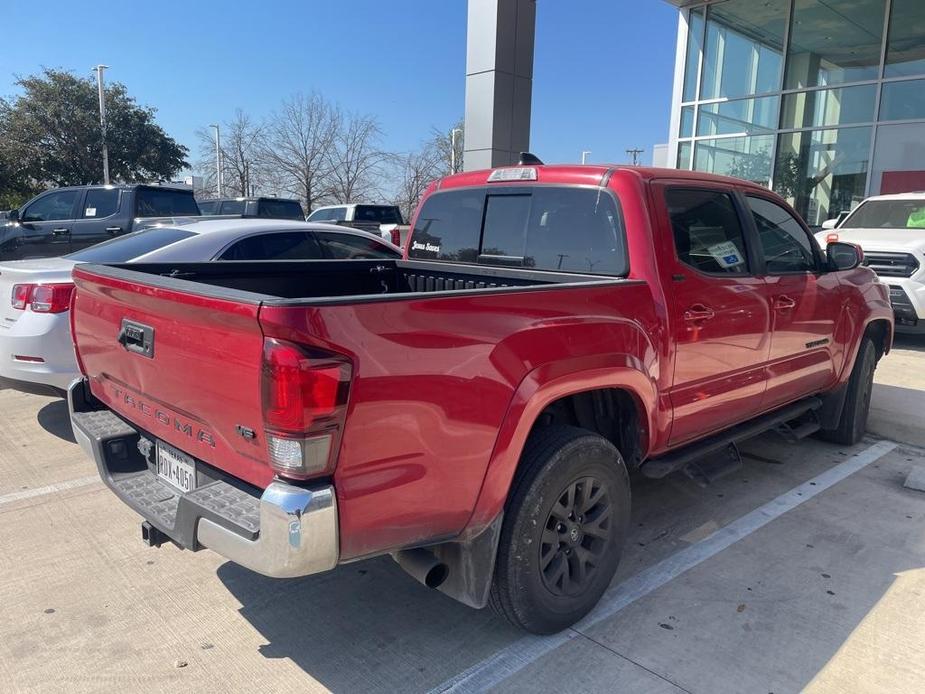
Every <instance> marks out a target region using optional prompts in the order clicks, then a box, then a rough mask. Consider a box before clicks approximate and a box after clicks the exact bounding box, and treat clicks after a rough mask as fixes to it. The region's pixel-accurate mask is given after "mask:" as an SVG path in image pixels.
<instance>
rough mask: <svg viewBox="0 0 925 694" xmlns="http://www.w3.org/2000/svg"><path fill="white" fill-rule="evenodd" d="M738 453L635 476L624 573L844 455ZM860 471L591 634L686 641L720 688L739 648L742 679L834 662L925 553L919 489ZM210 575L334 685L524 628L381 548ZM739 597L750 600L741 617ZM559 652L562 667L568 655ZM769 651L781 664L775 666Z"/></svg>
mask: <svg viewBox="0 0 925 694" xmlns="http://www.w3.org/2000/svg"><path fill="white" fill-rule="evenodd" d="M865 445H869V444H861V446H859V447H858V449H862V448H863V447H864V446H865ZM748 448H749V449H751V450H749V451H748V453H749V455H750V456H751V457H750V458H747V459H746V463H745V465H744V467H743V469H742V470H741V472H740V473H737V474H733V475H730V476H729V477H727V478H724V479H722V480H720V481H719V482H717V483H716V484H714V485H711V486H710V487H707V488H702V487H699V486H697V485H696V484H694V483H693V482H691V481H690V480H686V479H682V478H677V479H674V478H672V479H669V480H665V481H663V482H661V483H658V484H654V483H653V481H651V480H644V481H643V480H634V494H636V499H637V501H638V502H639V503H638V504H637V506H636V507H635V508H634V513H633V521H634V522H633V531H632V533H631V537H630V538H629V542H628V547H627V552H626V556H625V557H624V562H623V565H622V566H621V571H620V574H621V575H622V577H623V578H626V577H627V575H632V574H634V573H636V572H638V571H640V570H642V569H644V568H646V567H648V566H652V565H653V564H655V563H657V562H658V561H660V560H661V559H664V558H666V557H667V556H671V555H673V554H674V553H676V552H677V551H679V550H682V549H684V548H686V547H689V546H690V545H691V544H693V543H696V542H697V541H698V540H700V539H702V537H705V536H706V535H708V534H709V533H710V532H712V530H714V529H717V528H719V527H722V526H723V525H725V524H726V523H728V522H729V521H731V520H733V519H735V518H737V517H740V516H742V515H743V514H745V513H747V512H749V511H751V510H753V509H755V508H757V507H758V506H760V505H761V504H762V503H765V502H767V501H770V500H771V499H773V498H774V497H776V496H777V495H778V494H780V493H782V492H785V491H788V490H789V489H791V488H792V487H793V486H794V485H796V484H799V483H801V482H804V481H806V480H807V479H809V478H811V477H813V476H814V475H817V474H819V473H820V472H823V471H825V470H827V469H829V468H830V467H832V466H833V465H837V464H838V463H839V462H841V461H842V460H843V459H844V458H845V457H846V456H848V455H850V453H851V452H852V450H851V449H847V450H841V449H839V448H838V447H834V446H829V445H827V444H820V443H813V442H811V441H807V442H804V443H802V444H801V445H799V446H790V445H787V444H781V443H779V442H777V441H776V440H775V439H774V438H773V437H762V438H761V439H758V440H756V441H755V442H754V443H753V444H752V445H751V446H749V447H748ZM858 449H855V450H858ZM759 454H760V455H759ZM759 460H760V461H763V462H758V461H759ZM907 460H911V458H907ZM811 461H812V462H811ZM877 467H879V465H878V464H875V465H873V466H872V468H871V471H872V472H873V470H875V469H876V468H877ZM865 477H866V476H865V475H858V476H856V477H853V483H852V484H849V485H848V486H847V487H846V486H844V485H843V486H842V487H841V489H840V492H839V494H841V495H846V496H847V497H848V498H839V494H836V495H832V494H831V493H830V494H829V496H828V497H820V499H819V500H816V501H814V502H813V503H812V504H809V505H807V506H805V507H801V509H800V511H795V512H792V513H791V514H788V515H787V516H784V517H783V518H781V519H780V520H778V521H776V522H775V524H774V525H772V526H769V527H768V528H766V529H765V530H763V531H762V532H761V534H760V535H756V536H755V537H754V538H753V539H751V540H746V541H745V542H743V543H740V544H738V545H736V546H735V548H734V549H733V548H730V549H729V550H727V551H726V552H724V553H722V554H721V555H718V556H717V557H716V558H714V559H711V560H709V561H708V562H707V563H705V564H703V565H702V566H700V567H698V568H696V569H693V570H692V571H690V572H689V573H687V574H686V576H685V578H684V579H682V580H681V581H680V582H674V583H673V584H672V585H671V586H670V587H669V586H666V587H665V588H663V589H660V590H659V591H657V592H656V593H653V594H652V595H651V596H649V597H648V598H644V599H642V600H640V601H639V602H637V603H636V604H635V605H633V606H632V607H631V608H630V609H627V610H624V611H623V612H621V613H619V614H617V615H615V616H614V617H612V618H609V619H606V620H604V621H603V622H601V623H599V624H598V625H596V626H595V627H594V628H592V629H591V631H590V634H589V635H590V636H591V637H592V638H593V639H594V640H595V641H598V642H599V643H604V644H605V645H606V646H607V647H608V648H610V649H612V651H613V652H615V653H618V654H620V653H622V654H624V656H625V657H629V658H631V659H633V660H635V661H636V662H639V663H643V664H644V666H645V667H646V668H648V669H650V670H652V671H656V672H658V671H669V672H670V671H672V670H674V669H675V666H676V664H677V663H680V662H682V661H684V660H685V658H684V657H683V656H684V653H685V652H688V653H690V652H698V658H699V659H700V660H701V662H703V663H710V662H711V661H712V662H713V665H712V666H707V667H705V668H693V669H692V670H690V671H688V672H685V673H683V675H682V673H681V672H677V673H676V674H677V675H679V676H680V677H679V679H680V683H681V684H682V685H683V684H684V683H685V682H686V683H687V684H689V685H691V686H693V687H694V690H697V688H698V687H706V688H707V689H709V688H710V687H711V685H712V686H715V685H717V683H718V682H719V681H721V680H717V679H716V670H715V669H713V668H722V667H726V666H723V665H721V659H720V658H718V656H719V654H722V653H729V652H735V651H736V650H737V649H741V652H740V653H739V655H738V656H737V657H736V660H737V663H736V665H735V667H732V666H729V667H730V669H731V670H732V671H735V673H736V674H735V678H733V680H736V681H739V683H740V684H741V683H747V685H744V686H746V688H748V689H755V690H756V691H757V690H759V689H760V688H761V687H762V686H766V685H768V686H769V685H771V684H772V683H773V684H774V685H776V686H782V687H783V689H788V688H791V687H792V688H794V689H798V688H800V687H802V686H805V685H806V684H807V683H808V682H810V681H812V680H813V678H814V677H815V676H817V675H819V674H821V673H822V672H823V671H824V670H826V669H827V668H828V669H829V670H830V669H831V668H832V667H833V666H836V667H837V666H838V665H840V664H841V663H840V662H838V661H836V660H835V659H834V657H835V656H836V654H837V653H838V652H839V649H840V648H842V647H843V646H844V645H846V643H849V642H851V637H852V634H853V633H854V632H855V631H856V630H857V628H858V626H859V625H860V624H862V623H863V622H864V620H865V619H866V618H867V617H868V616H870V615H871V614H872V613H873V612H874V611H876V610H877V609H878V608H877V606H878V604H879V603H880V602H881V600H882V599H883V598H884V596H885V595H887V594H888V593H889V592H890V589H891V587H892V586H893V584H894V580H895V577H896V576H897V575H901V574H902V573H903V572H905V571H907V570H910V569H917V568H919V567H921V566H922V565H923V563H925V562H923V559H925V555H923V554H922V553H921V552H920V551H911V547H912V546H913V545H914V535H915V532H916V531H917V529H918V528H920V525H918V523H916V521H915V520H914V519H918V521H919V522H921V521H922V520H925V517H923V516H922V513H923V507H922V505H921V504H922V499H921V498H920V497H918V496H908V495H907V494H904V493H903V490H901V489H900V487H899V485H897V484H895V483H893V482H892V481H890V482H889V483H887V482H886V480H887V475H885V474H873V475H871V477H872V478H873V479H864V478H865ZM862 480H863V481H862ZM884 505H886V506H887V507H889V509H890V510H889V513H887V514H886V515H887V516H889V518H887V517H884ZM860 510H863V512H862V513H859V511H860ZM894 517H895V520H894ZM909 519H913V520H909ZM775 528H777V530H775ZM859 559H861V561H858V560H859ZM218 577H219V579H220V580H221V581H222V583H223V584H224V586H225V587H226V588H227V589H228V590H229V591H230V592H231V593H232V595H233V596H234V597H235V598H236V599H237V601H238V602H240V604H241V608H240V614H241V616H242V617H243V618H244V619H245V620H246V621H247V622H248V623H249V624H250V625H251V626H253V627H254V628H255V629H256V630H257V631H258V632H259V633H260V634H261V635H262V637H263V638H264V639H265V640H266V642H267V643H266V645H264V646H262V647H261V648H260V652H261V654H262V655H263V656H264V657H266V658H287V659H290V660H291V661H292V662H293V663H294V664H296V665H297V666H298V667H299V668H301V669H302V670H303V671H304V672H305V673H306V674H308V675H309V676H310V677H312V678H314V679H315V680H317V681H318V682H319V683H320V684H322V685H323V686H325V687H327V688H328V689H330V690H332V691H334V692H359V691H369V692H386V691H388V692H392V691H426V690H428V689H431V688H433V687H435V686H438V685H440V684H442V683H443V682H445V681H446V680H447V679H449V678H451V677H453V676H455V675H457V674H458V673H460V672H462V671H464V670H466V669H467V668H468V667H469V666H471V665H473V663H477V662H479V661H481V660H483V659H485V658H488V657H490V656H492V655H493V654H495V653H496V652H497V651H498V650H500V649H502V648H504V647H505V646H506V645H508V644H510V643H511V642H513V641H515V640H517V639H519V638H520V637H521V636H522V633H521V632H519V631H517V630H515V629H513V628H511V627H509V626H508V625H506V624H505V623H503V622H502V621H500V620H499V619H497V618H495V617H494V616H493V615H492V614H491V612H490V611H489V610H482V611H476V610H471V609H469V608H466V607H464V606H462V605H459V604H457V603H455V602H453V601H452V600H450V599H449V598H446V597H445V596H443V595H442V594H440V593H438V592H436V591H431V590H428V589H426V588H424V587H423V586H421V585H420V584H418V583H416V582H415V581H414V580H413V579H411V578H410V577H408V576H407V575H405V573H404V572H403V571H402V570H401V569H400V568H399V567H398V566H397V565H396V564H395V563H394V562H393V561H392V560H391V559H390V558H388V557H380V558H376V559H372V560H369V561H363V562H357V563H354V564H348V565H344V566H341V567H339V568H337V569H336V570H334V571H332V572H330V573H327V574H320V575H317V576H309V577H306V578H303V579H294V580H276V579H270V578H265V577H263V576H260V575H257V574H255V573H252V572H250V571H248V570H246V569H243V568H241V567H239V566H237V565H235V564H232V563H230V562H229V563H225V564H223V565H222V566H221V567H219V569H218ZM827 590H828V591H829V592H826V591H827ZM907 599H908V597H907ZM741 605H747V612H745V613H744V614H743V612H742V607H741ZM737 606H739V607H738V608H737ZM663 612H664V614H662V613H663ZM669 612H670V613H671V615H669ZM672 615H676V616H677V619H678V620H679V621H678V623H677V624H675V625H674V626H673V627H672V628H673V631H671V632H669V631H666V630H665V627H664V626H662V624H661V623H662V622H664V623H666V624H667V623H668V621H670V620H671V619H674V617H673V616H672ZM814 624H815V625H818V626H813V625H814ZM821 625H824V628H823V627H822V626H821ZM685 626H686V627H687V628H686V629H685V628H683V627H685ZM820 629H821V631H820ZM782 630H783V631H782ZM682 637H683V638H682ZM782 638H783V639H784V640H783V641H781V639H782ZM679 639H680V640H679ZM667 655H670V657H667V660H666V656H667ZM555 657H556V658H557V660H556V661H554V662H558V665H559V666H562V665H563V663H562V661H561V658H563V657H564V655H563V654H562V653H557V654H556V656H555ZM781 661H782V662H788V663H789V665H788V668H787V671H786V672H784V671H783V670H781V668H780V666H779V662H781ZM673 663H674V664H673ZM549 667H553V668H554V666H553V665H552V663H549V664H548V666H547V667H543V666H542V663H537V664H536V665H534V666H528V667H527V668H526V669H525V670H524V671H523V672H522V675H523V679H519V682H518V678H517V677H516V676H515V679H514V680H512V681H510V682H508V683H506V684H514V683H515V682H518V683H519V684H520V685H527V687H528V688H527V689H523V691H546V690H548V689H547V685H548V687H550V688H553V689H558V688H559V686H560V685H561V682H556V681H550V680H548V679H547V677H548V676H549V674H548V672H546V673H545V674H544V671H545V670H547V669H548V668H549ZM566 667H570V666H569V665H567V664H566ZM684 669H688V668H684ZM611 675H612V677H615V678H616V680H614V681H608V676H607V674H606V673H601V679H599V680H597V681H596V683H595V685H594V686H593V687H592V690H594V691H597V690H599V689H598V688H599V687H600V690H601V691H605V690H613V687H614V686H618V685H619V681H618V680H620V679H621V676H620V675H617V674H616V673H611ZM555 679H556V678H555V677H553V680H555ZM733 680H728V681H727V684H728V683H729V682H732V681H733ZM514 689H515V690H518V689H517V687H516V686H515V687H514ZM518 691H519V690H518ZM714 691H735V687H732V688H724V687H719V688H718V689H714ZM763 691H777V690H776V689H773V688H772V689H765V690H763Z"/></svg>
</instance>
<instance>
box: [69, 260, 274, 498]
mask: <svg viewBox="0 0 925 694" xmlns="http://www.w3.org/2000/svg"><path fill="white" fill-rule="evenodd" d="M74 281H75V284H76V285H77V294H76V298H75V302H74V307H73V318H72V320H73V322H74V339H75V342H76V344H77V345H78V353H79V358H80V360H81V364H82V366H83V370H84V372H85V373H86V374H87V375H88V377H89V380H90V388H91V391H92V392H93V394H94V395H95V396H96V397H97V398H99V399H100V400H101V401H102V402H103V403H105V404H106V405H107V406H108V407H110V408H111V409H112V410H114V411H115V412H116V413H118V414H119V415H121V416H122V417H124V418H125V419H127V420H129V421H130V422H132V423H134V424H135V425H137V426H138V427H140V428H141V429H143V430H145V431H147V432H148V433H150V434H151V435H152V436H154V437H156V438H157V439H160V440H162V441H166V442H167V443H169V444H172V445H173V446H175V447H177V448H178V449H180V450H181V451H184V452H186V453H188V454H189V455H192V456H194V457H196V458H198V459H199V460H202V461H204V462H206V463H208V464H210V465H213V466H215V467H217V468H219V469H222V470H224V471H226V472H228V473H230V474H232V475H234V476H236V477H239V478H242V479H244V480H247V481H248V482H250V483H252V484H255V485H257V486H260V487H264V486H266V485H267V484H268V483H269V482H270V480H271V479H272V477H273V473H272V471H271V469H270V468H269V466H268V464H267V452H266V450H265V448H264V446H263V445H261V443H260V442H262V439H263V437H257V438H256V439H255V438H246V437H245V436H242V435H241V434H240V433H239V430H238V428H239V427H245V428H250V429H252V430H255V431H259V430H260V428H261V422H262V414H261V404H260V403H261V397H260V368H261V362H262V358H261V355H262V353H263V335H262V333H261V330H260V325H259V323H258V320H257V316H258V311H259V308H260V304H259V302H258V301H253V302H246V301H241V300H240V299H239V300H235V301H230V300H223V299H218V298H214V297H205V296H199V295H196V294H192V293H184V292H181V291H175V290H167V289H163V288H157V287H153V286H148V285H145V284H142V283H138V282H126V281H125V280H122V279H117V278H112V277H104V276H100V275H96V274H94V273H93V272H92V269H83V268H77V269H75V271H74ZM126 330H127V331H128V333H129V339H126V338H125V334H126ZM120 333H121V334H122V335H123V337H122V342H120ZM123 342H125V343H126V344H125V345H124V344H123ZM139 343H144V344H146V345H149V349H141V348H139ZM219 403H220V404H221V406H217V405H219Z"/></svg>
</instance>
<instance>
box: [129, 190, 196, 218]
mask: <svg viewBox="0 0 925 694" xmlns="http://www.w3.org/2000/svg"><path fill="white" fill-rule="evenodd" d="M135 214H136V216H138V217H172V216H177V215H183V216H187V215H192V216H198V215H199V205H197V204H196V199H195V198H194V197H193V193H192V191H190V192H186V191H182V190H171V189H170V188H139V189H138V192H137V199H136V201H135Z"/></svg>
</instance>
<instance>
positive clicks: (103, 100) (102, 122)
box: [93, 65, 109, 186]
mask: <svg viewBox="0 0 925 694" xmlns="http://www.w3.org/2000/svg"><path fill="white" fill-rule="evenodd" d="M108 67H109V66H108V65H97V66H96V67H95V68H93V70H94V71H96V86H97V89H99V92H100V131H101V134H102V137H103V184H104V185H107V186H108V185H109V147H108V146H107V145H106V95H105V92H104V91H103V70H105V69H106V68H108Z"/></svg>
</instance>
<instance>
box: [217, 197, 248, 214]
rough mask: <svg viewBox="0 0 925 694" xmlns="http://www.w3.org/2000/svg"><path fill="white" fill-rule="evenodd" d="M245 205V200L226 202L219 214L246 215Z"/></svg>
mask: <svg viewBox="0 0 925 694" xmlns="http://www.w3.org/2000/svg"><path fill="white" fill-rule="evenodd" d="M244 205H245V202H244V201H243V200H225V201H224V202H223V203H222V206H221V211H220V212H219V214H244Z"/></svg>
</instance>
